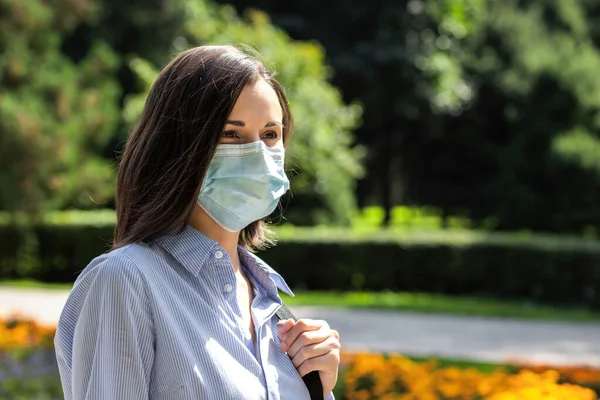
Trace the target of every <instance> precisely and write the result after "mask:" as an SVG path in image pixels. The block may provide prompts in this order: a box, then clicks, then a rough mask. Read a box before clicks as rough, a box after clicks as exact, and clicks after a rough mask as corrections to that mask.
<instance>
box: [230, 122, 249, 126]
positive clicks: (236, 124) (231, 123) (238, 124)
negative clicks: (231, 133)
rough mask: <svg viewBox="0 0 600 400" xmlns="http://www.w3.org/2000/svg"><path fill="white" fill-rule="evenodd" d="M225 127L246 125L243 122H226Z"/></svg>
mask: <svg viewBox="0 0 600 400" xmlns="http://www.w3.org/2000/svg"><path fill="white" fill-rule="evenodd" d="M225 125H235V126H245V125H246V123H245V122H244V121H227V122H225Z"/></svg>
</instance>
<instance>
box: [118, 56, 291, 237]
mask: <svg viewBox="0 0 600 400" xmlns="http://www.w3.org/2000/svg"><path fill="white" fill-rule="evenodd" d="M258 79H264V80H265V81H266V82H268V83H269V84H270V85H271V87H272V88H273V89H274V90H275V92H276V93H277V96H278V98H279V102H280V104H281V107H282V109H283V121H282V122H283V125H284V127H285V128H284V132H283V143H284V146H287V144H288V143H289V140H290V138H291V136H292V133H293V119H292V114H291V111H290V108H289V105H288V101H287V98H286V95H285V92H284V90H283V88H282V86H281V85H280V84H279V83H278V82H277V81H276V80H275V78H274V77H273V74H272V73H271V72H270V71H269V70H268V69H267V68H266V67H265V65H264V64H263V63H262V62H260V61H259V60H258V59H257V57H256V56H254V55H251V54H248V53H247V52H244V51H242V50H240V49H238V48H236V47H233V46H200V47H195V48H192V49H190V50H187V51H185V52H183V53H181V54H179V55H178V56H177V57H176V58H175V59H173V60H172V61H171V62H170V63H169V64H168V65H167V66H166V67H165V68H164V69H163V70H162V71H161V73H160V74H159V76H158V78H157V79H156V81H155V82H154V84H153V85H152V88H151V90H150V93H149V94H148V98H147V100H146V104H145V105H144V110H143V112H142V115H141V117H140V119H139V122H138V124H137V125H136V127H135V128H134V129H133V131H132V132H131V134H130V135H129V137H128V139H127V143H126V145H125V150H124V152H123V154H122V157H121V160H120V164H119V169H118V175H117V187H116V198H115V203H116V211H117V225H116V228H115V232H114V238H113V246H112V248H113V249H116V248H119V247H122V246H125V245H127V244H130V243H135V242H144V241H151V240H152V239H155V238H157V237H159V236H162V235H164V234H166V233H168V232H170V231H172V230H173V229H176V228H177V227H178V225H181V226H183V223H184V222H185V221H187V219H188V218H189V216H190V214H191V213H192V211H193V209H194V206H195V204H196V199H197V197H198V193H199V191H200V187H201V184H202V180H203V179H204V175H205V174H206V171H207V169H208V164H209V163H210V160H211V159H212V157H213V154H214V152H215V149H216V147H217V145H218V143H219V138H220V135H221V132H222V130H223V127H224V126H225V123H226V121H227V118H228V116H229V115H230V114H231V111H232V109H233V106H234V104H235V102H236V100H237V98H238V97H239V95H240V93H241V91H242V89H243V88H244V87H245V86H246V85H249V84H252V83H254V82H256V80H258ZM267 242H268V238H267V236H266V226H265V223H264V221H262V220H261V221H256V222H254V223H252V224H250V225H249V226H247V227H246V228H244V229H243V231H242V232H241V234H240V245H242V246H244V247H246V248H249V249H253V248H259V247H261V246H263V245H264V244H266V243H267Z"/></svg>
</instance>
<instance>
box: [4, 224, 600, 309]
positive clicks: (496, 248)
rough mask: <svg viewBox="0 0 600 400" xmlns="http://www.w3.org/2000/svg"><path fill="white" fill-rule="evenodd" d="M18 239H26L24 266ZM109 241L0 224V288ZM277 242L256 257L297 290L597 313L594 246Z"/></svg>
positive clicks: (409, 239)
mask: <svg viewBox="0 0 600 400" xmlns="http://www.w3.org/2000/svg"><path fill="white" fill-rule="evenodd" d="M75 221H79V222H78V223H74V222H75ZM86 221H90V222H89V223H87V224H86ZM25 226H27V227H28V229H24V228H25ZM24 231H25V232H26V233H27V234H29V235H32V239H31V242H30V243H32V245H31V248H29V250H28V251H29V253H28V254H30V256H29V257H30V258H26V259H23V258H22V257H21V256H20V252H21V251H22V250H21V249H20V246H21V243H24V242H23V240H22V239H21V238H22V237H23V235H24ZM112 231H113V223H111V222H110V215H109V214H108V213H107V214H104V215H99V216H98V217H86V215H85V214H84V213H79V214H77V213H74V214H71V215H68V216H61V215H60V213H59V214H56V215H54V216H50V217H47V218H45V219H42V220H41V221H40V220H38V221H37V222H36V223H35V224H33V225H31V224H30V223H27V222H22V223H12V224H0V279H34V280H40V281H46V282H72V281H73V280H74V279H75V278H76V276H77V273H78V272H79V271H81V270H82V269H83V268H84V267H85V266H86V265H87V264H88V263H89V262H90V261H91V260H92V259H93V258H95V257H97V256H98V255H99V254H101V253H103V252H105V251H107V250H108V248H109V243H110V238H111V236H112ZM275 232H276V237H277V238H278V245H277V246H276V247H274V248H272V249H269V250H267V251H265V252H263V253H261V256H262V257H263V258H264V259H265V261H267V262H268V263H269V264H270V265H272V266H273V267H274V268H276V269H277V270H278V271H279V272H281V273H282V275H283V276H284V277H285V278H286V280H287V281H288V282H289V283H290V284H291V285H292V287H295V288H296V289H310V290H342V291H346V290H375V291H379V290H398V291H416V292H428V293H445V294H478V295H489V296H500V297H502V298H522V299H529V300H532V301H538V302H547V303H551V304H553V303H566V304H579V305H583V306H593V307H595V308H596V309H599V308H600V292H598V291H597V290H596V288H597V287H598V285H600V281H599V280H598V279H600V242H598V241H593V240H586V239H581V238H577V237H567V236H553V235H541V234H531V233H527V232H522V233H490V232H478V231H470V230H437V231H435V230H418V229H412V230H408V229H388V230H381V229H377V228H371V229H368V228H363V229H344V228H326V227H321V228H302V227H293V226H281V227H279V228H277V229H276V230H275ZM32 260H34V261H35V262H32Z"/></svg>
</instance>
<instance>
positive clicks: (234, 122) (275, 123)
mask: <svg viewBox="0 0 600 400" xmlns="http://www.w3.org/2000/svg"><path fill="white" fill-rule="evenodd" d="M225 125H234V126H246V123H245V122H244V121H238V120H229V121H227V122H225ZM271 126H281V127H283V123H281V122H280V121H269V122H267V124H266V125H265V128H269V127H271Z"/></svg>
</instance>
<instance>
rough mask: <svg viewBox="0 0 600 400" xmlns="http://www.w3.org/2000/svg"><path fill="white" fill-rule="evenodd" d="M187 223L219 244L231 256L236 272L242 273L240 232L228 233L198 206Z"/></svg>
mask: <svg viewBox="0 0 600 400" xmlns="http://www.w3.org/2000/svg"><path fill="white" fill-rule="evenodd" d="M187 222H188V224H189V225H190V226H191V227H192V228H194V229H196V230H197V231H198V232H200V233H202V234H203V235H205V236H207V237H209V238H211V239H213V240H214V241H216V242H217V243H219V245H220V246H221V247H222V248H223V249H225V251H226V252H227V253H228V254H229V257H230V258H231V263H232V264H233V270H234V272H236V273H237V272H240V270H241V263H240V256H239V254H238V242H239V238H240V232H229V231H226V230H225V229H223V228H222V227H221V226H220V225H219V224H217V223H216V222H215V221H214V220H213V219H212V218H211V217H210V216H209V215H208V214H207V213H206V212H205V211H204V210H203V209H202V208H200V206H198V205H196V206H195V207H194V211H192V215H191V216H190V218H189V220H188V221H187Z"/></svg>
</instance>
